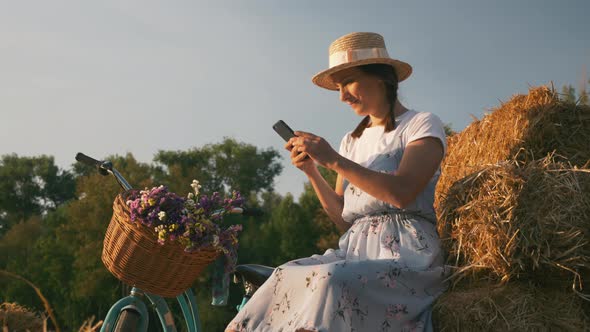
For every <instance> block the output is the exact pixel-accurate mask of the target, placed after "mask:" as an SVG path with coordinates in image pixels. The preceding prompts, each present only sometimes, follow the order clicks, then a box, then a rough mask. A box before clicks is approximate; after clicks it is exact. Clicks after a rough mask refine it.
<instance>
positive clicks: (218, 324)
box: [0, 139, 339, 331]
mask: <svg viewBox="0 0 590 332" xmlns="http://www.w3.org/2000/svg"><path fill="white" fill-rule="evenodd" d="M72 157H73V156H72ZM105 159H108V160H111V161H112V162H113V164H114V167H115V168H116V169H117V170H119V171H120V172H121V173H122V174H123V175H124V176H125V177H126V178H127V180H128V181H129V182H130V183H131V184H132V185H133V186H134V187H136V188H144V187H151V186H153V185H160V184H163V185H166V186H168V187H169V188H170V190H172V191H174V192H176V193H179V194H182V195H185V194H186V193H188V192H189V191H190V190H191V188H190V183H191V181H192V180H193V179H198V180H199V181H200V182H201V184H202V188H201V191H202V192H204V193H211V192H213V191H219V192H227V191H228V190H231V189H236V190H239V191H240V192H242V194H243V195H244V196H246V197H247V198H248V199H247V205H248V206H250V207H257V208H260V209H262V210H263V211H264V215H263V216H262V217H257V218H246V217H242V216H231V217H230V219H231V220H228V222H239V223H242V224H243V225H244V231H243V232H242V234H241V236H240V249H239V262H240V263H257V264H266V265H273V266H275V265H278V264H281V263H284V262H286V261H288V260H291V259H294V258H298V257H304V256H309V255H311V254H313V253H320V252H323V250H325V249H326V248H328V247H334V246H336V245H337V240H338V237H339V233H338V231H337V230H336V229H335V227H334V226H333V225H332V223H331V222H330V221H329V220H328V219H327V216H326V215H325V214H324V213H323V210H322V208H321V205H320V203H319V202H318V200H317V198H316V196H315V194H314V193H313V189H312V188H311V186H310V185H309V184H306V185H305V190H304V192H303V193H302V194H301V196H300V197H299V199H298V202H296V201H295V199H294V198H293V197H292V196H291V195H290V194H287V195H286V196H281V195H279V194H277V193H276V192H274V191H273V183H274V179H275V178H276V176H277V175H279V174H280V172H281V171H282V166H281V164H280V163H279V160H280V155H279V153H278V152H277V151H275V150H273V149H266V150H263V149H259V148H257V147H255V146H253V145H249V144H245V143H241V142H237V141H235V140H233V139H225V140H223V141H222V142H220V143H217V144H209V145H206V146H203V147H200V148H194V149H190V150H187V151H160V152H159V153H157V154H156V155H155V157H154V160H153V162H152V163H150V164H147V163H141V162H138V161H137V160H136V159H135V158H134V157H133V155H131V154H127V155H126V156H109V157H106V158H105ZM322 172H323V173H324V175H325V176H326V177H327V178H328V179H329V181H331V182H332V184H333V183H334V181H335V175H334V174H333V173H330V172H327V171H326V170H322ZM119 192H121V189H120V187H119V186H118V184H117V183H116V181H115V180H114V179H113V178H112V177H103V176H101V175H99V174H98V173H97V172H96V170H95V169H92V168H89V167H86V166H83V165H80V164H75V165H74V166H73V167H72V168H71V169H67V170H65V169H60V168H59V167H57V166H56V165H55V162H54V159H53V157H51V156H37V157H22V156H18V155H4V156H2V157H1V160H0V270H5V271H9V272H11V273H15V274H18V275H20V276H22V277H24V278H25V279H28V280H29V281H31V282H32V283H34V284H35V285H36V286H37V287H39V288H40V289H41V291H42V292H43V294H44V295H45V296H46V297H47V299H48V300H49V302H50V304H51V306H52V307H53V309H54V312H55V314H56V316H57V320H58V322H59V324H60V327H61V328H62V330H63V331H72V330H77V329H78V327H80V325H81V324H82V323H83V321H84V320H86V319H87V318H89V317H91V316H95V317H96V318H97V319H104V317H105V316H106V313H107V311H108V309H109V308H110V306H111V305H112V304H114V303H115V302H116V301H117V300H118V299H119V298H121V297H122V296H125V295H127V292H128V287H127V286H125V285H123V284H122V283H120V282H119V281H118V280H116V279H115V278H114V277H113V276H111V275H110V273H109V272H108V271H107V270H106V268H105V267H104V266H103V264H102V262H101V259H100V256H101V252H102V241H103V238H104V234H105V231H106V228H107V226H108V223H109V221H110V218H111V214H112V203H113V199H114V197H115V196H116V195H117V194H118V193H119ZM207 275H208V273H205V274H203V275H202V277H201V278H200V279H199V280H197V282H196V283H195V285H194V288H195V290H196V291H197V294H198V302H199V305H200V313H201V317H202V320H203V326H204V328H205V329H206V330H207V331H221V330H223V327H224V326H225V324H227V323H228V322H229V320H230V319H231V317H233V315H234V314H235V305H236V304H238V303H239V301H241V295H242V294H241V290H240V289H239V287H238V286H235V285H234V286H232V288H231V293H230V304H229V305H228V306H226V307H212V306H210V304H209V303H210V301H211V293H210V287H209V284H208V276H207ZM1 302H18V303H19V304H21V305H25V306H28V307H31V308H35V309H36V310H38V311H39V312H43V311H44V308H43V305H42V303H41V301H40V300H39V299H38V297H37V295H36V294H35V292H34V290H33V289H32V288H30V287H29V285H27V284H26V283H23V282H22V281H19V280H13V279H8V278H3V277H0V303H1ZM174 302H175V301H171V302H170V303H171V307H173V308H174V310H175V311H176V312H178V311H179V310H178V308H176V307H177V306H175V305H174V304H173V303H174ZM152 325H155V324H152ZM179 328H180V329H181V330H182V329H183V328H184V327H183V326H182V325H180V326H179ZM150 330H153V331H157V330H158V329H157V328H155V327H152V328H150Z"/></svg>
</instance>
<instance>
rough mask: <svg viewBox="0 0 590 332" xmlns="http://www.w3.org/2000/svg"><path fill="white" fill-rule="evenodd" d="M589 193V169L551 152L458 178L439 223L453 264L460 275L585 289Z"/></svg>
mask: <svg viewBox="0 0 590 332" xmlns="http://www.w3.org/2000/svg"><path fill="white" fill-rule="evenodd" d="M588 193H590V169H577V168H572V167H571V166H570V165H568V164H565V163H563V162H556V161H555V160H554V159H553V158H552V157H551V156H549V157H546V158H544V159H541V160H537V161H533V162H529V163H527V164H524V165H521V164H519V163H518V162H506V163H502V164H497V165H490V166H487V167H484V168H483V169H481V170H480V171H478V172H476V173H473V174H471V175H469V176H467V177H465V178H463V179H462V180H460V181H457V182H456V183H455V184H454V185H453V187H452V188H451V189H450V190H449V192H448V195H447V196H446V197H445V200H444V202H443V204H442V205H441V220H442V221H444V224H445V225H446V226H447V227H444V228H440V230H442V233H443V234H444V235H443V236H442V239H443V245H444V246H445V249H446V250H447V251H448V253H449V263H450V264H453V265H455V266H459V267H460V269H459V271H457V272H455V275H454V278H455V280H458V279H461V278H465V277H474V278H482V277H485V278H489V279H491V280H496V281H500V282H502V283H505V282H507V281H509V280H511V279H527V280H531V281H535V282H537V283H539V284H545V285H548V284H551V283H556V285H562V286H563V285H564V284H563V283H564V282H565V283H567V284H568V285H570V286H571V287H572V288H573V289H574V291H575V292H582V291H583V289H584V284H583V283H584V280H585V279H590V195H589V194H588ZM586 283H587V284H588V287H589V288H590V283H588V282H587V281H586ZM579 295H581V296H584V294H579ZM586 296H587V295H586ZM588 299H589V300H590V297H588Z"/></svg>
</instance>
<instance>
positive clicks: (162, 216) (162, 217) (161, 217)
mask: <svg viewBox="0 0 590 332" xmlns="http://www.w3.org/2000/svg"><path fill="white" fill-rule="evenodd" d="M158 219H160V220H162V221H164V220H165V219H166V212H164V211H160V212H159V213H158Z"/></svg>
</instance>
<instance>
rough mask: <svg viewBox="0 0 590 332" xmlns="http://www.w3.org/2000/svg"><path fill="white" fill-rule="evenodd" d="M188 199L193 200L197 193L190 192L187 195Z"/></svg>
mask: <svg viewBox="0 0 590 332" xmlns="http://www.w3.org/2000/svg"><path fill="white" fill-rule="evenodd" d="M186 197H187V198H188V199H190V200H192V199H193V198H195V194H193V193H188V195H187V196H186Z"/></svg>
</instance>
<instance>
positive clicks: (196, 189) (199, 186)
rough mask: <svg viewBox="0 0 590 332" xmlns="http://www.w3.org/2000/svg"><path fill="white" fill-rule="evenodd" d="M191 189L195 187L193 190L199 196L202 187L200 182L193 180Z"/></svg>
mask: <svg viewBox="0 0 590 332" xmlns="http://www.w3.org/2000/svg"><path fill="white" fill-rule="evenodd" d="M191 187H193V190H194V191H195V195H199V189H201V185H200V184H199V181H197V180H193V183H191Z"/></svg>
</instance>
